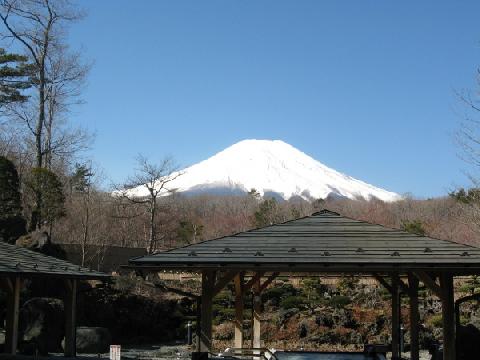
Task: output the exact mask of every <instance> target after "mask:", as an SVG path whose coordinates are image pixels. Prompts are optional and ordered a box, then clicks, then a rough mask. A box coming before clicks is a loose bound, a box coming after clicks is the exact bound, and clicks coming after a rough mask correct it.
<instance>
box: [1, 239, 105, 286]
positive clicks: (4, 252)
mask: <svg viewBox="0 0 480 360" xmlns="http://www.w3.org/2000/svg"><path fill="white" fill-rule="evenodd" d="M0 274H1V275H8V276H23V277H32V276H52V277H62V278H78V279H101V278H107V277H109V275H107V274H105V273H101V272H98V271H91V270H89V269H86V268H84V267H81V266H78V265H74V264H72V263H69V262H67V261H64V260H60V259H57V258H54V257H52V256H47V255H44V254H41V253H38V252H35V251H31V250H28V249H25V248H22V247H19V246H16V245H11V244H7V243H5V242H2V241H0Z"/></svg>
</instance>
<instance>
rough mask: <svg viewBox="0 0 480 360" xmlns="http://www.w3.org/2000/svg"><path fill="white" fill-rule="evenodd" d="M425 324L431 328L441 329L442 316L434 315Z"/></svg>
mask: <svg viewBox="0 0 480 360" xmlns="http://www.w3.org/2000/svg"><path fill="white" fill-rule="evenodd" d="M427 324H428V325H430V326H431V327H436V328H439V327H442V315H441V314H435V315H432V316H431V317H430V318H429V319H428V320H427Z"/></svg>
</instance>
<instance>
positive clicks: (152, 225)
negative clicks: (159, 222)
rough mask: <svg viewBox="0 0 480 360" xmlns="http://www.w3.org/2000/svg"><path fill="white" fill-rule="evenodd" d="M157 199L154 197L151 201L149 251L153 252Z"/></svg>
mask: <svg viewBox="0 0 480 360" xmlns="http://www.w3.org/2000/svg"><path fill="white" fill-rule="evenodd" d="M156 205H157V204H156V201H155V198H152V199H151V201H150V245H149V248H148V253H149V254H152V253H153V250H154V249H155V212H156Z"/></svg>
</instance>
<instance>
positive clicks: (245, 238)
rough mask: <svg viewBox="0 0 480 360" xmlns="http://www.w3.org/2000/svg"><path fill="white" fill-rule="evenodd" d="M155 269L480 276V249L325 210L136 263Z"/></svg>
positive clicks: (132, 262)
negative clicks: (430, 272)
mask: <svg viewBox="0 0 480 360" xmlns="http://www.w3.org/2000/svg"><path fill="white" fill-rule="evenodd" d="M130 265H132V266H133V267H135V268H144V269H147V270H148V269H150V270H161V269H175V270H186V271H188V270H192V271H193V270H202V269H219V270H220V269H225V270H227V269H238V270H240V269H241V270H244V271H287V272H347V271H358V272H374V271H410V270H414V269H416V270H426V271H428V270H448V271H454V272H456V273H466V274H468V273H478V271H479V270H480V248H475V247H472V246H467V245H462V244H458V243H455V242H452V241H447V240H439V239H434V238H430V237H426V236H419V235H415V234H411V233H408V232H405V231H402V230H398V229H391V228H387V227H384V226H381V225H376V224H370V223H367V222H364V221H359V220H354V219H351V218H348V217H345V216H341V215H339V214H337V213H335V212H332V211H328V210H322V211H320V212H317V213H314V214H312V215H311V216H307V217H303V218H300V219H297V220H292V221H288V222H285V223H282V224H277V225H271V226H267V227H264V228H260V229H255V230H250V231H246V232H241V233H238V234H235V235H231V236H226V237H222V238H218V239H214V240H208V241H203V242H200V243H197V244H192V245H188V246H184V247H180V248H175V249H172V250H169V251H166V252H161V253H157V254H153V255H146V256H141V257H138V258H134V259H131V260H130Z"/></svg>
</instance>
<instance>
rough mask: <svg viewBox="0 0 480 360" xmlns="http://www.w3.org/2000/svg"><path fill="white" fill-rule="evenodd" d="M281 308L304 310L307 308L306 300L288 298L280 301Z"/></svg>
mask: <svg viewBox="0 0 480 360" xmlns="http://www.w3.org/2000/svg"><path fill="white" fill-rule="evenodd" d="M280 307H281V308H282V309H285V310H288V309H293V308H297V309H303V308H305V299H304V298H302V297H300V296H288V297H286V298H284V299H282V300H281V301H280Z"/></svg>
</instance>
